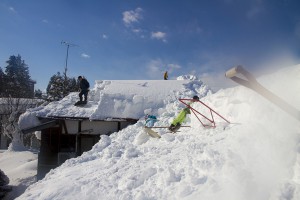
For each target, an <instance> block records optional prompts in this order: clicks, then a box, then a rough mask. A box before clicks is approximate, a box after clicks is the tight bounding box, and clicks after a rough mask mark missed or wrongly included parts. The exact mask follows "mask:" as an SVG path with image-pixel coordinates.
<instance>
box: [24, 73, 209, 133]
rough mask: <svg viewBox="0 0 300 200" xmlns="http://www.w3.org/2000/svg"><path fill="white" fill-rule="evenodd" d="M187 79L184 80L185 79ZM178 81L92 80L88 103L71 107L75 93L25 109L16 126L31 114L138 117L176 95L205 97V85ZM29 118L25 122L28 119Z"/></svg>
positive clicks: (192, 79) (190, 79) (154, 111)
mask: <svg viewBox="0 0 300 200" xmlns="http://www.w3.org/2000/svg"><path fill="white" fill-rule="evenodd" d="M187 78H188V79H187ZM178 79H179V80H167V81H166V80H103V81H95V86H94V88H93V89H92V90H91V91H90V92H89V95H88V104H87V105H85V106H84V107H77V106H74V103H75V102H77V101H78V100H79V97H78V92H74V93H71V94H69V95H68V96H66V97H65V98H64V99H62V100H60V101H57V102H51V103H50V104H48V105H47V106H43V107H39V108H35V109H31V110H28V112H27V113H25V114H24V115H23V116H21V118H20V120H19V125H20V126H21V127H24V126H22V124H28V125H26V127H30V125H29V124H31V125H36V124H34V123H33V124H32V121H35V120H30V119H28V116H29V115H30V116H31V117H33V116H35V117H64V118H68V117H72V118H88V119H90V120H113V119H128V118H129V119H140V118H141V117H143V116H144V115H145V114H159V113H161V112H163V109H165V106H166V105H167V104H168V103H170V102H174V101H177V100H178V98H190V97H192V96H193V95H198V96H199V97H202V96H205V95H206V94H207V93H208V92H210V90H209V88H208V87H207V86H206V85H204V84H203V83H202V81H200V80H196V79H195V77H191V76H185V77H179V78H178ZM28 120H29V121H28Z"/></svg>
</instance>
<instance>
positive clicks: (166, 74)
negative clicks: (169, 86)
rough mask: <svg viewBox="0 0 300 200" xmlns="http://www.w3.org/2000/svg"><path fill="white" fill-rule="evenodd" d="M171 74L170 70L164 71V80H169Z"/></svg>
mask: <svg viewBox="0 0 300 200" xmlns="http://www.w3.org/2000/svg"><path fill="white" fill-rule="evenodd" d="M168 78H169V76H168V71H165V73H164V80H168Z"/></svg>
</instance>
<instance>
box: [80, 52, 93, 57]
mask: <svg viewBox="0 0 300 200" xmlns="http://www.w3.org/2000/svg"><path fill="white" fill-rule="evenodd" d="M81 57H82V58H90V57H91V56H89V55H87V54H85V53H82V54H81Z"/></svg>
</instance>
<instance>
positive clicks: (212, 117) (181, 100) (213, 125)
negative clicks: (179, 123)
mask: <svg viewBox="0 0 300 200" xmlns="http://www.w3.org/2000/svg"><path fill="white" fill-rule="evenodd" d="M179 101H180V102H181V103H183V104H184V105H186V106H187V107H188V108H189V109H190V110H191V111H192V112H193V113H194V115H195V116H196V117H197V119H198V120H199V122H200V123H201V124H202V126H204V127H214V128H215V127H216V123H215V119H214V114H216V115H218V116H219V117H220V118H222V119H223V120H224V121H226V122H227V123H229V124H230V122H229V121H228V120H227V119H225V118H224V117H223V116H222V115H220V114H219V113H217V112H216V111H214V110H213V109H212V108H211V107H209V106H208V105H206V104H205V103H203V102H202V101H200V100H195V99H179ZM186 102H190V103H186ZM195 102H199V103H201V104H202V105H203V106H205V107H206V108H208V109H209V111H210V115H211V119H210V118H209V117H207V116H205V115H204V114H202V113H200V112H199V111H198V110H196V109H194V108H193V107H191V103H195ZM198 115H201V116H202V117H203V118H204V119H206V120H208V121H209V122H210V123H211V124H212V125H209V124H204V123H203V122H202V121H201V120H200V118H199V116H198Z"/></svg>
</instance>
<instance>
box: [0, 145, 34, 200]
mask: <svg viewBox="0 0 300 200" xmlns="http://www.w3.org/2000/svg"><path fill="white" fill-rule="evenodd" d="M0 168H1V170H2V171H4V173H5V174H6V176H8V177H9V180H10V182H9V185H10V186H12V189H13V190H12V192H10V193H8V195H7V196H6V197H5V198H4V199H3V200H12V199H15V198H16V197H18V196H19V195H21V194H22V193H23V192H24V191H25V189H26V188H27V187H28V186H29V185H31V184H33V183H35V182H36V177H35V176H36V168H37V153H36V152H34V151H21V152H13V151H11V152H10V151H4V150H0Z"/></svg>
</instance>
